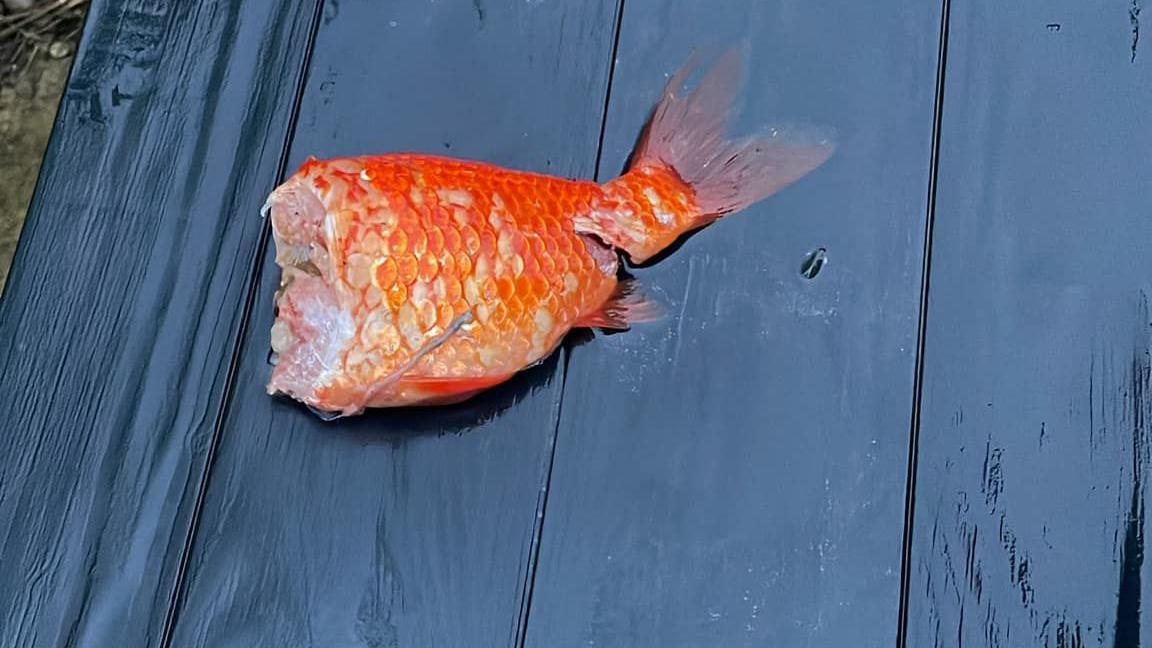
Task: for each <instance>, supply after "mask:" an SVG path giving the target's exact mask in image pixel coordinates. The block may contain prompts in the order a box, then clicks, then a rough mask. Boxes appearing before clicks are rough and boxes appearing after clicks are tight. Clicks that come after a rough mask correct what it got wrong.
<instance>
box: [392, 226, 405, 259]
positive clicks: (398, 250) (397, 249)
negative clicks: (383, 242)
mask: <svg viewBox="0 0 1152 648" xmlns="http://www.w3.org/2000/svg"><path fill="white" fill-rule="evenodd" d="M388 248H389V249H390V250H391V251H392V254H393V255H395V256H400V255H403V254H406V253H407V252H408V233H407V232H405V231H404V230H402V229H397V230H396V231H395V232H392V235H391V236H389V237H388Z"/></svg>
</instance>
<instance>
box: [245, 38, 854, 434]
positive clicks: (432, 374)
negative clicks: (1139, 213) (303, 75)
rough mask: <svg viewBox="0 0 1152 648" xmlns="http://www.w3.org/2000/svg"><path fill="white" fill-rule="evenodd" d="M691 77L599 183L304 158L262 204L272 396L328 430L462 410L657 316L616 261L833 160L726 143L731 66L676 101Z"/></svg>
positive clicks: (424, 160) (790, 144)
mask: <svg viewBox="0 0 1152 648" xmlns="http://www.w3.org/2000/svg"><path fill="white" fill-rule="evenodd" d="M689 71H690V66H685V67H684V68H683V69H682V70H681V71H680V72H679V73H677V74H676V75H674V76H673V78H672V79H671V80H670V82H669V83H668V86H667V88H666V89H665V92H664V94H663V96H662V98H661V100H660V102H659V103H658V105H657V106H656V109H655V111H654V113H653V115H652V118H651V119H650V121H649V123H648V125H647V127H646V129H645V133H644V135H643V137H642V139H641V141H640V144H639V147H638V148H637V150H636V153H635V155H634V156H633V159H634V161H633V163H632V164H631V165H630V167H629V168H628V170H627V171H626V172H625V173H624V174H623V175H621V176H620V177H617V178H615V179H613V180H611V181H609V182H607V183H604V184H597V183H594V182H590V181H585V180H570V179H565V178H559V177H554V176H548V175H542V174H537V173H527V172H522V171H515V170H510V169H505V168H500V167H497V166H494V165H492V164H487V163H483V162H474V161H466V160H458V159H452V158H446V157H438V156H432V155H419V154H411V153H393V154H383V155H364V156H359V157H346V158H337V159H330V160H323V161H321V160H317V159H314V158H310V159H309V160H308V161H306V162H305V163H304V164H303V165H302V166H301V167H300V169H299V170H298V171H297V172H296V173H295V174H293V175H292V176H291V177H290V178H288V179H287V180H286V181H285V182H284V183H283V184H282V185H280V186H279V187H277V188H276V189H275V191H273V192H272V194H271V195H270V196H269V198H268V202H267V203H266V206H265V213H267V212H268V211H270V212H271V219H272V232H273V236H274V239H275V243H276V262H277V264H278V265H279V266H280V267H281V269H282V273H281V289H280V291H279V292H278V293H277V296H276V307H277V314H276V321H275V323H274V324H273V326H272V332H271V338H272V339H271V342H272V348H273V351H274V352H275V357H276V365H275V368H274V369H273V371H272V377H271V380H270V381H269V383H268V387H267V389H268V393H269V394H286V395H288V396H290V397H292V398H295V399H296V400H299V401H301V402H303V403H305V404H307V405H308V406H310V407H311V408H312V409H313V410H314V411H316V412H317V413H318V414H321V415H322V416H325V417H339V416H349V415H353V414H358V413H361V412H363V411H364V410H365V409H366V408H372V407H395V406H406V405H437V404H448V403H456V402H460V401H463V400H465V399H468V398H470V397H471V396H473V395H475V394H477V393H478V392H481V391H483V390H485V389H488V388H490V387H492V386H494V385H497V384H499V383H502V382H504V381H506V380H508V379H509V378H510V377H511V376H513V375H514V374H516V373H517V372H519V371H521V370H523V369H525V368H526V367H529V366H531V365H534V364H536V363H538V362H540V361H542V360H543V359H545V358H546V357H547V356H548V355H549V354H551V353H552V352H553V351H554V350H555V349H556V347H557V346H558V345H559V344H560V342H561V340H562V339H563V338H564V336H565V335H566V334H567V333H568V332H569V331H570V330H571V329H573V328H576V327H600V328H609V329H626V328H628V327H629V325H630V324H632V323H635V322H639V321H644V320H648V319H652V318H653V316H654V315H655V309H654V308H653V305H652V304H651V303H650V302H648V301H647V300H646V299H644V298H643V297H641V296H640V295H639V293H638V292H637V291H636V290H635V289H634V287H633V286H632V285H631V283H630V282H628V281H620V280H619V279H618V278H617V274H618V269H619V264H620V256H619V254H620V252H623V253H625V254H627V255H628V256H629V257H630V258H631V260H632V261H633V262H636V263H641V262H644V261H645V260H648V259H650V258H651V257H652V256H653V255H655V254H657V253H659V252H660V251H661V250H663V249H665V248H666V247H668V246H669V245H670V244H672V243H673V242H674V241H675V240H676V239H677V238H679V237H680V236H681V235H683V234H684V233H686V232H689V231H691V230H694V229H697V228H700V227H703V226H705V225H707V224H709V223H711V222H713V221H715V220H716V219H717V218H719V217H721V216H723V215H725V214H728V213H731V212H734V211H738V210H740V209H743V208H744V207H747V206H748V205H750V204H752V203H754V202H756V201H759V200H761V199H763V198H765V197H767V196H769V195H771V194H773V193H775V192H777V191H778V190H780V189H781V188H783V187H785V186H787V185H789V184H791V183H793V182H794V181H796V180H797V179H799V178H801V177H802V176H804V175H805V174H807V173H809V172H810V171H812V170H813V169H815V168H816V167H818V166H819V165H820V164H822V163H823V162H824V161H825V160H826V159H827V158H828V157H829V156H830V155H831V153H832V150H833V146H832V144H831V142H830V141H829V140H828V139H827V138H820V137H813V136H812V134H811V133H807V134H803V133H799V132H792V133H789V134H786V133H783V132H780V131H776V130H769V131H766V133H765V134H763V135H760V136H754V137H748V138H745V139H740V140H729V139H727V138H726V136H725V128H726V121H727V117H728V113H729V109H730V104H731V101H732V99H733V98H734V96H735V92H736V89H737V80H738V73H739V61H738V59H737V58H736V56H735V55H734V54H729V55H727V56H725V57H724V58H723V59H722V60H721V61H720V62H719V63H718V64H717V65H716V66H715V67H714V68H713V69H712V70H711V71H710V72H709V73H708V74H707V75H705V76H704V78H703V79H702V80H701V81H700V83H699V84H698V85H697V87H696V88H695V90H693V91H692V92H691V93H688V94H687V95H686V96H681V95H680V94H679V90H680V88H681V86H682V85H683V84H684V81H685V80H686V77H687V74H688V72H689Z"/></svg>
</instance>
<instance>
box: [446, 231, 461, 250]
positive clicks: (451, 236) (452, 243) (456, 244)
mask: <svg viewBox="0 0 1152 648" xmlns="http://www.w3.org/2000/svg"><path fill="white" fill-rule="evenodd" d="M443 232H444V251H445V252H449V253H451V254H456V253H457V252H459V251H460V245H461V240H460V232H459V231H457V230H456V228H453V227H446V228H445V229H444V230H443Z"/></svg>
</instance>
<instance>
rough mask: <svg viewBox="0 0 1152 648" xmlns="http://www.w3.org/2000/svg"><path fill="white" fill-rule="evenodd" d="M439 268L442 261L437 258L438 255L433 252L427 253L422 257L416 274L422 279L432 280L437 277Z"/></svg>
mask: <svg viewBox="0 0 1152 648" xmlns="http://www.w3.org/2000/svg"><path fill="white" fill-rule="evenodd" d="M439 269H440V262H439V261H437V260H436V257H434V256H432V255H431V254H425V255H424V256H422V257H420V261H419V268H418V270H417V275H416V276H418V277H419V278H420V281H432V280H433V279H435V278H436V272H437V270H439Z"/></svg>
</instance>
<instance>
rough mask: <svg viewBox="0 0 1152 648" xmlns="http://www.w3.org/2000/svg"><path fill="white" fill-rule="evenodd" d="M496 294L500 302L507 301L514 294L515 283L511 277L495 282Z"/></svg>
mask: <svg viewBox="0 0 1152 648" xmlns="http://www.w3.org/2000/svg"><path fill="white" fill-rule="evenodd" d="M496 292H497V294H498V295H499V296H500V299H501V300H503V301H508V300H510V299H512V295H513V294H514V293H515V292H516V283H515V282H514V281H513V279H512V278H511V277H507V276H505V277H501V278H499V279H497V280H496Z"/></svg>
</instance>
